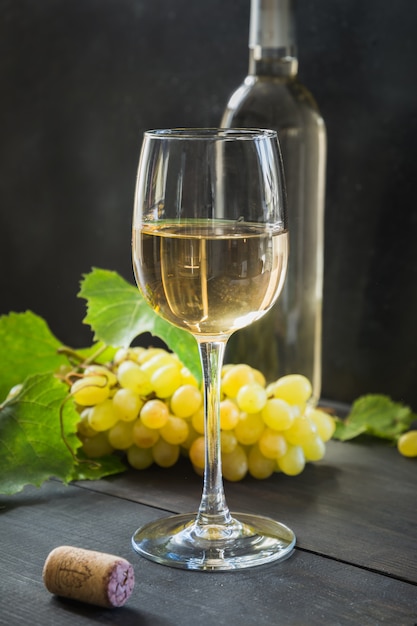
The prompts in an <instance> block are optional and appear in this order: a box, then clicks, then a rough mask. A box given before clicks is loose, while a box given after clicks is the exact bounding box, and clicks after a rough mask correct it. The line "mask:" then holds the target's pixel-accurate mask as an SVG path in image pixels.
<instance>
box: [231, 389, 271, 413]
mask: <svg viewBox="0 0 417 626" xmlns="http://www.w3.org/2000/svg"><path fill="white" fill-rule="evenodd" d="M266 401H267V395H266V390H265V389H264V387H261V385H259V384H258V383H249V384H247V385H243V387H241V388H240V389H239V391H238V392H237V396H236V402H237V405H238V407H239V409H240V410H241V411H244V412H245V413H259V411H262V409H263V408H264V406H265V404H266Z"/></svg>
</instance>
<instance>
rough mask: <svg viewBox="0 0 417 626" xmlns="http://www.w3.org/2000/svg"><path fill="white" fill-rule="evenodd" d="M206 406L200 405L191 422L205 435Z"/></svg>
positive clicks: (195, 428)
mask: <svg viewBox="0 0 417 626" xmlns="http://www.w3.org/2000/svg"><path fill="white" fill-rule="evenodd" d="M204 421H205V420H204V408H203V407H200V408H199V409H198V411H197V412H196V413H194V415H192V417H191V424H192V426H193V428H194V430H196V431H197V432H198V433H200V435H204Z"/></svg>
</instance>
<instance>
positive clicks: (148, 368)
mask: <svg viewBox="0 0 417 626" xmlns="http://www.w3.org/2000/svg"><path fill="white" fill-rule="evenodd" d="M164 365H175V366H176V367H178V363H177V361H176V360H175V359H174V357H173V355H172V354H170V353H169V352H166V351H165V350H162V351H161V352H156V353H154V354H153V356H151V358H147V359H145V360H144V361H142V363H141V367H142V370H143V371H144V372H146V373H147V375H148V376H149V378H151V377H152V374H154V373H155V372H156V370H158V369H159V368H160V367H163V366H164Z"/></svg>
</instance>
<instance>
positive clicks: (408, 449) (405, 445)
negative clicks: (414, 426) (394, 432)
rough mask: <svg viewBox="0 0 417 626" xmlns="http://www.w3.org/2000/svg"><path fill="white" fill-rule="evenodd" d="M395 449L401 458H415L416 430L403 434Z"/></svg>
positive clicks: (416, 446) (416, 452) (416, 451)
mask: <svg viewBox="0 0 417 626" xmlns="http://www.w3.org/2000/svg"><path fill="white" fill-rule="evenodd" d="M397 448H398V451H399V453H400V454H401V455H402V456H407V457H414V456H417V430H409V431H407V432H406V433H403V434H402V435H401V436H400V437H399V439H398V442H397Z"/></svg>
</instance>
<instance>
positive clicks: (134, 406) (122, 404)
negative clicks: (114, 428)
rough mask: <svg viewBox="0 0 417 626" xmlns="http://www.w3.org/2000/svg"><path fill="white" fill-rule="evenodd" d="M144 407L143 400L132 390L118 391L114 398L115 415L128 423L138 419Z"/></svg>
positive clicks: (123, 389)
mask: <svg viewBox="0 0 417 626" xmlns="http://www.w3.org/2000/svg"><path fill="white" fill-rule="evenodd" d="M143 405H144V402H143V400H142V399H141V398H140V397H139V396H138V395H137V394H136V393H135V392H134V391H132V389H127V388H122V389H118V390H117V391H116V393H115V394H114V396H113V406H114V410H115V413H116V414H117V415H118V417H119V419H121V420H124V421H126V422H130V421H133V420H134V419H136V418H137V417H138V415H139V411H140V410H141V408H142V407H143Z"/></svg>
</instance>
